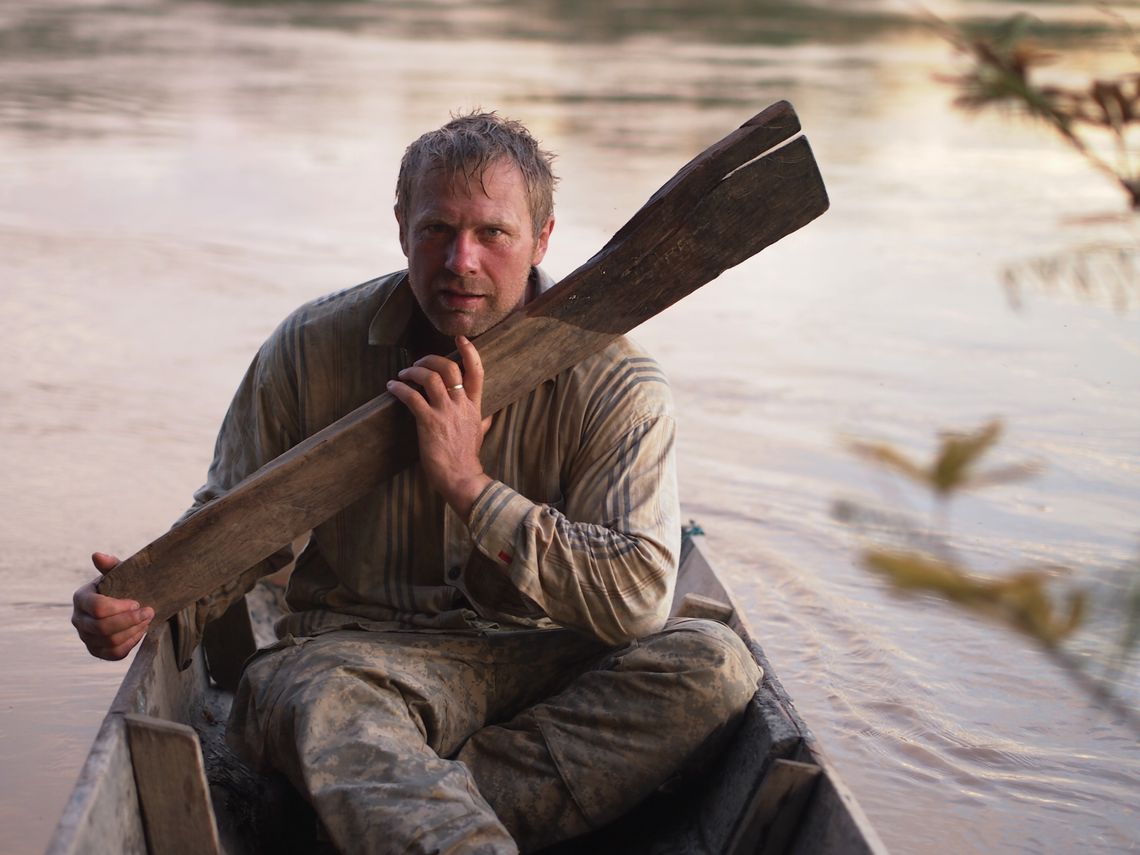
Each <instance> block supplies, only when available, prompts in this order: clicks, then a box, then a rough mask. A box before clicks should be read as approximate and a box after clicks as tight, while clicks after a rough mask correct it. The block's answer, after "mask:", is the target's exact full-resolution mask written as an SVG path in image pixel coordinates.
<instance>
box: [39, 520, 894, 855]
mask: <svg viewBox="0 0 1140 855" xmlns="http://www.w3.org/2000/svg"><path fill="white" fill-rule="evenodd" d="M279 603H280V593H279V589H277V588H276V587H275V586H274V585H272V584H271V583H269V582H266V581H263V582H261V583H259V585H258V586H257V587H256V588H255V589H254V590H253V591H251V592H250V594H248V595H247V597H246V600H245V603H244V604H242V603H239V607H238V608H236V609H231V611H230V613H228V614H227V616H226V617H225V618H223V619H222V621H220V622H219V625H218V626H216V627H215V628H214V632H213V633H212V636H211V637H212V639H213V641H209V640H208V641H207V642H206V643H204V645H203V647H204V648H205V651H203V650H199V651H198V652H197V654H196V655H195V659H194V662H193V665H192V666H191V667H190V668H189V669H187V670H185V671H181V672H180V671H178V669H177V668H176V666H175V662H174V655H173V654H174V651H173V645H172V643H171V637H170V631H169V628H168V627H167V625H165V624H164V625H163V626H161V627H160V628H158V629H157V630H155V631H153V632H151V633H150V634H149V635H148V636H147V638H146V639H145V640H144V641H143V643H142V645H141V647H140V649H139V651H138V653H137V654H136V657H135V660H134V662H133V663H132V664H131V667H130V669H129V671H128V672H127V675H126V677H125V678H124V680H123V683H122V686H121V687H120V689H119V692H118V694H117V695H116V697H115V700H114V701H113V703H112V704H111V709H110V711H109V712H108V714H107V716H106V718H105V719H104V720H103V724H102V727H101V728H100V730H99V733H98V735H97V736H96V738H95V743H94V745H93V746H92V748H91V753H90V754H89V755H88V758H87V761H86V763H85V764H84V766H83V770H82V772H81V773H80V776H79V781H78V783H77V784H76V786H75V790H74V791H73V793H72V796H71V799H70V801H69V802H68V804H67V806H66V807H65V809H64V812H63V816H62V818H61V820H60V822H59V825H58V827H57V828H56V832H55V836H54V838H53V840H52V842H51V844H50V846H49V848H48V853H49V855H86V853H90V852H116V853H145V852H151V853H158V854H159V855H167V853H181V852H187V853H211V852H229V853H245V852H267V853H268V852H273V853H279V852H313V851H318V852H321V851H331V850H329V849H328V846H327V844H322V843H321V841H320V840H319V839H318V836H317V835H318V832H317V831H316V823H315V821H314V819H313V815H312V813H311V811H309V809H308V807H307V805H305V804H304V803H303V802H302V801H301V800H300V798H299V797H298V796H297V795H296V794H295V793H293V792H292V791H291V790H290V789H289V788H288V786H287V785H286V784H285V783H284V782H283V781H281V780H273V779H269V778H263V777H261V776H256V775H254V774H253V773H251V772H250V771H249V770H248V769H246V768H244V767H243V766H242V765H241V764H240V762H238V761H237V760H236V758H235V757H234V756H233V755H232V754H231V753H230V752H229V750H228V749H227V748H226V747H225V744H224V738H223V737H224V733H223V730H224V723H225V719H226V716H227V713H228V709H229V705H230V702H231V700H232V694H231V693H230V692H229V691H227V690H226V689H224V688H221V687H220V686H219V685H218V683H219V682H220V683H221V684H223V685H232V683H233V682H234V680H235V679H236V676H237V672H238V669H239V668H240V665H235V663H234V662H233V661H232V660H233V657H228V658H227V657H224V656H221V655H214V656H212V657H211V656H210V652H211V650H213V651H214V652H215V653H216V654H217V652H218V650H219V646H214V645H216V644H217V642H218V641H219V638H220V636H223V635H224V636H225V637H226V641H225V644H226V645H228V646H229V647H230V649H233V648H235V647H236V648H238V649H241V648H242V647H243V646H247V647H248V646H249V645H250V644H252V643H253V638H251V637H250V633H251V632H252V634H253V636H254V637H255V638H256V640H257V642H258V643H261V644H265V643H268V642H269V641H271V640H272V631H271V628H270V627H271V625H272V620H273V615H274V614H275V613H279V608H280V606H279ZM673 611H674V613H675V614H680V615H691V616H697V617H713V618H716V619H719V620H723V621H724V622H726V623H728V624H729V626H731V627H732V628H733V629H734V630H735V631H736V632H737V633H739V634H740V636H741V637H742V638H743V639H744V640H745V642H746V643H747V644H748V645H749V647H750V649H751V650H752V652H753V655H754V656H755V657H756V661H757V662H758V663H759V664H760V666H761V667H762V668H763V670H764V679H763V683H762V684H761V686H760V688H759V690H758V691H757V692H756V695H755V696H754V697H753V699H752V701H751V703H750V705H749V708H748V711H747V713H746V715H745V718H744V722H743V724H742V725H741V727H740V729H739V731H738V732H737V733H736V736H735V738H734V740H733V742H732V743H731V744H730V745H729V746H728V748H727V749H726V750H725V751H724V752H723V754H722V755H721V756H719V757H717V758H710V763H709V764H708V767H707V770H706V771H705V772H704V773H702V774H701V776H699V777H697V778H695V779H693V780H691V781H689V782H687V783H686V784H684V785H683V786H681V787H680V788H677V789H674V790H672V791H662V792H660V793H658V794H655V795H654V796H653V797H651V798H650V799H649V800H648V801H647V802H646V803H644V804H643V805H642V806H640V807H639V808H637V809H635V810H634V811H633V812H632V813H630V814H629V815H627V816H626V817H624V818H623V819H621V820H619V821H618V822H616V823H614V824H613V825H612V826H610V827H607V828H605V829H602V830H600V831H598V832H595V833H593V834H591V835H589V836H588V837H587V838H581V839H578V840H574V841H569V842H567V843H564V844H561V845H559V846H557V847H554V848H553V849H552V850H550V851H551V852H557V853H559V855H563V853H577V852H583V853H585V852H589V853H599V852H601V853H610V852H613V853H755V852H763V853H817V852H819V853H823V852H832V853H851V855H861V853H885V852H886V849H885V847H884V846H883V844H882V842H881V841H880V840H879V838H878V836H877V835H876V834H875V831H874V829H873V828H871V826H870V824H869V822H868V821H867V819H866V817H865V815H864V814H863V812H862V811H861V810H860V808H859V806H858V805H857V804H856V802H855V800H854V798H853V797H852V795H851V793H850V792H849V791H848V790H847V788H846V787H845V786H844V785H843V783H842V782H841V781H840V780H839V778H838V776H837V775H836V773H835V770H834V769H833V768H832V767H831V765H830V764H829V763H828V761H827V759H826V758H825V757H824V755H823V754H822V753H821V752H820V750H819V747H818V746H817V745H816V742H815V739H814V737H813V736H812V734H811V732H810V731H809V730H808V729H807V727H806V726H805V725H804V723H803V721H802V720H801V719H800V717H799V715H798V714H797V712H796V710H795V707H794V706H793V705H792V702H791V699H790V698H789V697H788V695H787V693H786V692H785V691H784V689H783V687H782V686H781V685H780V682H779V680H778V679H777V678H776V675H775V672H774V671H773V669H772V666H771V664H770V663H769V662H768V660H767V658H766V657H765V655H764V652H763V650H762V649H761V647H760V645H759V644H758V643H757V642H756V640H755V638H754V637H753V635H752V633H751V632H750V630H749V628H748V626H747V623H746V621H745V620H744V617H743V614H742V613H741V611H740V609H739V608H737V607H736V604H735V603H734V602H733V599H732V597H731V596H730V594H729V593H728V592H727V590H726V589H725V587H724V585H723V584H722V582H721V581H720V579H719V578H718V576H717V574H716V573H715V571H714V570H713V568H712V567H711V565H710V564H709V562H708V561H707V560H706V558H705V555H704V554H703V553H702V551H701V548H700V546H699V545H698V542H697V540H696V539H694V537H692V536H689V535H687V536H686V537H685V539H684V545H683V549H682V557H681V572H680V577H679V581H678V587H677V594H676V598H675V601H674V608H673ZM247 615H248V616H249V617H247ZM243 638H244V641H243V640H242V639H243ZM210 665H213V667H212V668H211V667H209V666H210ZM211 674H213V675H214V676H215V680H211V678H210V677H211Z"/></svg>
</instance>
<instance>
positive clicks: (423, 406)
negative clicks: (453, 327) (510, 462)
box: [388, 336, 491, 521]
mask: <svg viewBox="0 0 1140 855" xmlns="http://www.w3.org/2000/svg"><path fill="white" fill-rule="evenodd" d="M455 345H456V347H457V348H458V349H459V356H460V358H461V359H462V368H461V367H460V365H457V364H456V363H454V362H452V361H451V360H450V359H448V358H447V357H445V356H435V355H430V356H425V357H424V358H423V359H420V360H417V361H416V363H415V364H414V365H413V366H412V367H411V368H405V369H404V370H403V371H401V372H400V373H399V375H398V376H399V378H400V380H391V381H389V382H388V391H389V392H391V393H392V394H393V395H394V396H395V397H397V398H399V399H400V400H401V401H403V402H404V404H405V405H407V407H408V409H409V410H411V411H412V415H413V416H415V419H416V429H417V434H418V435H419V441H420V464H421V465H422V466H423V468H424V473H425V474H426V475H427V478H428V483H429V484H431V486H432V488H433V489H435V490H436V491H437V492H438V493H439V494H440V495H441V496H443V498H444V501H446V502H447V503H448V504H449V505H451V507H452V509H453V510H454V511H455V512H456V513H457V514H459V517H460V518H461V519H463V520H464V521H466V520H467V518H468V517H469V516H470V514H471V506H472V505H473V504H475V499H477V498H478V497H479V493H481V492H482V490H483V488H484V487H486V486H487V485H488V484H490V483H491V479H490V478H489V477H488V476H487V475H486V474H485V473H484V472H483V464H482V463H480V462H479V449H480V448H481V447H482V445H483V435H484V434H485V433H486V432H487V429H488V428H489V427H490V426H491V419H490V417H489V416H488V417H487V418H486V419H483V418H482V404H483V363H482V362H481V361H480V359H479V353H478V351H476V350H475V345H473V344H472V343H471V342H470V341H468V340H467V339H466V338H465V337H463V336H456V338H455ZM400 381H403V382H400ZM409 383H415V384H416V385H418V386H419V387H420V388H421V389H422V390H423V391H422V392H420V391H417V390H416V389H413V388H412V387H411V386H409V385H408V384H409Z"/></svg>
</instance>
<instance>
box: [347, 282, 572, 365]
mask: <svg viewBox="0 0 1140 855" xmlns="http://www.w3.org/2000/svg"><path fill="white" fill-rule="evenodd" d="M530 281H531V283H532V284H533V285H534V286H535V287H533V288H529V289H527V290H528V293H531V294H534V296H536V297H537V296H538V295H539V294H543V293H545V292H547V291H549V290H550V289H551V288H553V287H554V280H553V279H551V278H550V276H549V275H547V273H546V271H545V270H543V269H541V268H539V267H532V268H531V269H530ZM415 305H416V298H415V295H413V294H412V286H411V285H409V284H408V274H407V273H406V272H405V273H404V274H403V275H402V276H401V277H400V278H399V281H397V282H396V284H395V286H394V287H393V288H392V290H391V292H390V293H389V294H388V296H387V297H385V298H384V302H383V303H381V305H380V308H379V310H378V311H377V312H376V314H375V315H374V316H373V317H372V323H371V324H369V326H368V343H369V344H376V345H385V346H388V347H395V346H396V345H398V344H399V343H400V341H401V339H402V338H403V336H404V333H405V332H406V331H407V329H408V323H409V322H410V321H411V319H412V312H413V310H414V309H415Z"/></svg>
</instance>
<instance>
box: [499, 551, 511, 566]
mask: <svg viewBox="0 0 1140 855" xmlns="http://www.w3.org/2000/svg"><path fill="white" fill-rule="evenodd" d="M499 558H500V559H501V560H503V561H505V562H506V563H507V564H510V563H511V562H512V561H514V560H515V557H514V556H513V555H509V554H508V553H506V552H500V553H499Z"/></svg>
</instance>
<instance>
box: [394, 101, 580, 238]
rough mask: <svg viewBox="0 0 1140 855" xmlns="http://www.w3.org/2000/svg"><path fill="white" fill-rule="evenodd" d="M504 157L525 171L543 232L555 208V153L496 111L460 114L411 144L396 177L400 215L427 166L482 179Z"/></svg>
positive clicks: (533, 209) (466, 178) (533, 217)
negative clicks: (540, 144) (488, 168)
mask: <svg viewBox="0 0 1140 855" xmlns="http://www.w3.org/2000/svg"><path fill="white" fill-rule="evenodd" d="M500 160H505V161H509V162H510V163H513V164H514V165H515V166H516V167H518V170H519V172H521V173H522V177H523V180H524V181H525V182H526V190H527V200H528V203H529V206H530V215H531V220H532V222H533V224H534V235H535V237H537V236H538V234H539V232H540V231H541V230H542V228H543V226H545V225H546V221H547V220H549V219H550V218H551V216H553V214H554V185H555V184H556V183H557V181H558V179H557V178H556V177H555V175H554V170H553V169H552V168H551V164H552V163H553V162H554V155H553V154H551V153H550V152H548V151H544V150H543V149H541V148H539V145H538V140H536V139H535V138H534V137H533V136H531V134H530V131H528V130H527V129H526V128H525V127H524V126H523V124H522V123H521V122H516V121H514V120H513V119H505V118H503V117H502V116H499V115H497V114H496V113H493V112H492V113H483V112H474V113H470V114H468V115H461V116H456V117H455V118H453V119H452V120H451V121H450V122H448V123H447V124H446V125H444V126H443V127H442V128H440V129H439V130H437V131H429V132H428V133H426V134H424V135H423V136H422V137H420V138H419V139H418V140H416V141H415V142H414V143H412V144H411V145H410V146H408V148H407V149H406V150H405V151H404V157H403V160H401V161H400V174H399V177H398V178H397V179H396V216H397V217H403V218H404V219H405V220H406V219H407V215H408V210H409V208H410V206H411V204H412V199H413V196H414V194H415V185H416V182H417V181H418V180H419V179H420V178H421V177H423V176H424V174H425V173H426V172H427V171H429V170H432V171H434V170H443V172H444V173H445V174H446V175H448V176H449V177H450V178H451V179H452V180H453V182H454V181H455V180H463V181H466V182H467V183H471V182H474V183H475V184H478V183H479V182H480V180H481V179H482V177H483V173H484V172H485V171H486V169H487V167H488V166H490V165H491V164H492V163H496V162H498V161H500Z"/></svg>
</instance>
